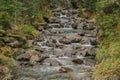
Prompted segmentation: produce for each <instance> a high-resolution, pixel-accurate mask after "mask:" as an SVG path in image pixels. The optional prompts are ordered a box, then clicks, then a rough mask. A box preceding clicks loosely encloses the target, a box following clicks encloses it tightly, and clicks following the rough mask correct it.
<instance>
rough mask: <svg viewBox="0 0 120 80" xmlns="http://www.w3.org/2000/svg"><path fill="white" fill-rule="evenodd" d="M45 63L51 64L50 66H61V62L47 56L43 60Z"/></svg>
mask: <svg viewBox="0 0 120 80" xmlns="http://www.w3.org/2000/svg"><path fill="white" fill-rule="evenodd" d="M43 64H49V66H61V63H60V62H58V61H57V60H55V59H50V58H47V59H45V60H44V61H43Z"/></svg>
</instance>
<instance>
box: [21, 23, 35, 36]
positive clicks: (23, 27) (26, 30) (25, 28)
mask: <svg viewBox="0 0 120 80" xmlns="http://www.w3.org/2000/svg"><path fill="white" fill-rule="evenodd" d="M34 30H35V27H34V26H31V25H21V31H22V32H24V33H28V34H30V35H31V34H32V32H33V31H34Z"/></svg>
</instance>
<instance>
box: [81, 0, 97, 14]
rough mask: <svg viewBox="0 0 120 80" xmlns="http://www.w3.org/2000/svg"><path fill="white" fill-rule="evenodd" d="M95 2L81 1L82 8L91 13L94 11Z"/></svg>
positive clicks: (89, 0)
mask: <svg viewBox="0 0 120 80" xmlns="http://www.w3.org/2000/svg"><path fill="white" fill-rule="evenodd" d="M96 2H97V0H83V4H82V6H83V7H84V8H87V9H88V10H90V11H92V12H93V11H95V10H96V6H95V4H96Z"/></svg>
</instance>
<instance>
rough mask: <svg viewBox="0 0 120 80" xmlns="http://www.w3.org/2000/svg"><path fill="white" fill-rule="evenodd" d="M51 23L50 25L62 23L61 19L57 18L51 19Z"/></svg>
mask: <svg viewBox="0 0 120 80" xmlns="http://www.w3.org/2000/svg"><path fill="white" fill-rule="evenodd" d="M49 22H50V23H59V22H60V19H59V18H57V17H51V18H50V19H49Z"/></svg>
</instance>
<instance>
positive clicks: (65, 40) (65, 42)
mask: <svg viewBox="0 0 120 80" xmlns="http://www.w3.org/2000/svg"><path fill="white" fill-rule="evenodd" d="M59 42H60V43H63V44H70V43H71V41H70V40H69V39H67V38H66V37H63V38H62V39H60V40H59Z"/></svg>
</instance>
